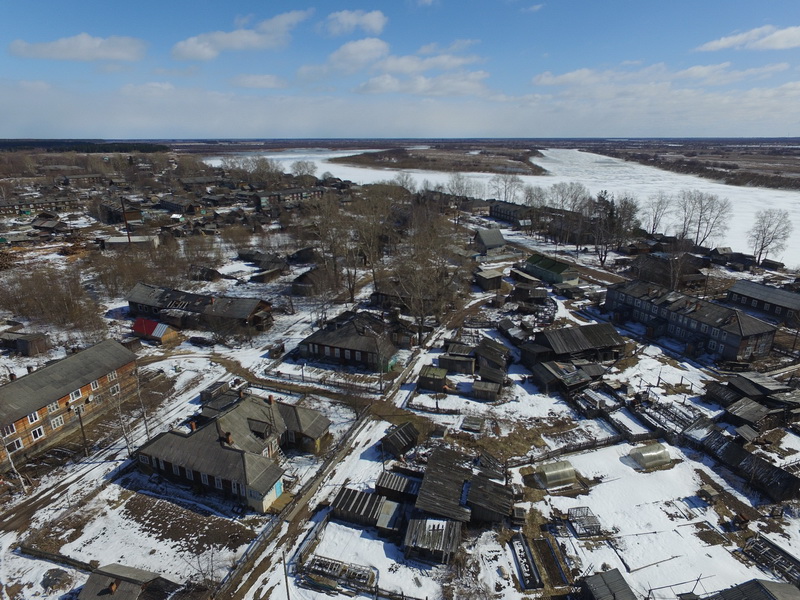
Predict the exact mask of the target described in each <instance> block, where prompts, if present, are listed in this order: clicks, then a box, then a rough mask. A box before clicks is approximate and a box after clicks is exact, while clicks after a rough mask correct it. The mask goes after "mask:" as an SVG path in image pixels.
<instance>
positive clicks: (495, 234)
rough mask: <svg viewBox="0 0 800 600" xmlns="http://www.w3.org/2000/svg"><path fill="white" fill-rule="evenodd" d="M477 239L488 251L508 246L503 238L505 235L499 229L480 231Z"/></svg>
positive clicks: (476, 235)
mask: <svg viewBox="0 0 800 600" xmlns="http://www.w3.org/2000/svg"><path fill="white" fill-rule="evenodd" d="M475 237H476V238H477V240H478V243H479V244H481V245H482V246H483V247H485V248H486V249H487V250H493V249H494V248H502V247H503V246H505V245H506V240H505V238H503V233H502V232H501V231H500V230H499V229H478V232H477V233H476V234H475Z"/></svg>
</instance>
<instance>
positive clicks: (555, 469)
mask: <svg viewBox="0 0 800 600" xmlns="http://www.w3.org/2000/svg"><path fill="white" fill-rule="evenodd" d="M536 473H537V474H538V476H539V480H540V481H541V482H542V485H543V486H544V487H546V488H552V487H558V486H562V485H571V484H573V483H576V482H577V481H578V475H577V473H575V469H574V468H573V467H572V465H571V464H570V463H569V462H568V461H566V460H560V461H558V462H554V463H550V464H547V465H542V466H540V467H539V468H538V469H537V470H536Z"/></svg>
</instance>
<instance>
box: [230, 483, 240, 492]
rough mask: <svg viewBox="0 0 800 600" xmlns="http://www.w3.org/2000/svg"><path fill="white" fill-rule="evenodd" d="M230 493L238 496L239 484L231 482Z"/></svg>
mask: <svg viewBox="0 0 800 600" xmlns="http://www.w3.org/2000/svg"><path fill="white" fill-rule="evenodd" d="M231 491H232V492H233V493H234V494H238V493H239V484H238V483H236V482H235V481H231Z"/></svg>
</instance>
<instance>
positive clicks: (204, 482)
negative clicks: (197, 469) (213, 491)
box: [200, 473, 208, 485]
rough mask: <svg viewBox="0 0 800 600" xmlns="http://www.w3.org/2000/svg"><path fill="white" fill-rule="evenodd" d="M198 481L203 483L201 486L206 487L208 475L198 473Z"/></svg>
mask: <svg viewBox="0 0 800 600" xmlns="http://www.w3.org/2000/svg"><path fill="white" fill-rule="evenodd" d="M200 481H201V482H202V483H203V485H208V475H206V474H205V473H200Z"/></svg>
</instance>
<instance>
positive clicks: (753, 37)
mask: <svg viewBox="0 0 800 600" xmlns="http://www.w3.org/2000/svg"><path fill="white" fill-rule="evenodd" d="M798 47H800V27H797V26H796V27H786V28H784V29H778V28H777V27H774V26H772V25H764V26H763V27H757V28H755V29H751V30H749V31H745V32H743V33H737V34H734V35H729V36H725V37H721V38H719V39H717V40H713V41H711V42H707V43H705V44H703V45H702V46H700V47H698V48H697V50H700V51H703V52H713V51H717V50H726V49H728V48H735V49H746V50H788V49H790V48H798Z"/></svg>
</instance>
